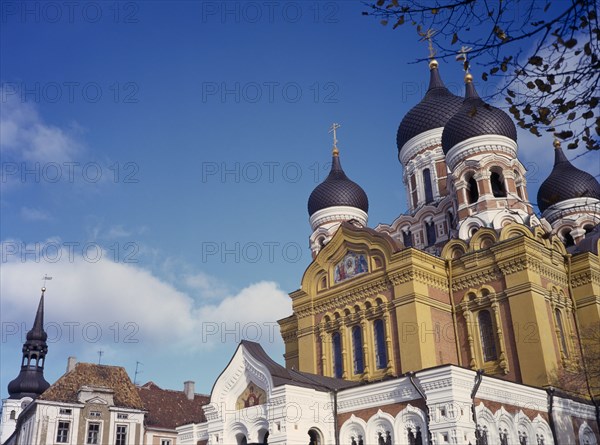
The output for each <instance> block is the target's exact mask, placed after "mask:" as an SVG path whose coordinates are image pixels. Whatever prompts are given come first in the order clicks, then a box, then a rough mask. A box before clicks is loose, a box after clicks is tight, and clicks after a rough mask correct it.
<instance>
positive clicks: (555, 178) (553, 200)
mask: <svg viewBox="0 0 600 445" xmlns="http://www.w3.org/2000/svg"><path fill="white" fill-rule="evenodd" d="M576 198H592V199H596V200H600V184H599V183H598V181H597V180H596V178H594V176H592V175H591V174H589V173H587V172H585V171H583V170H580V169H578V168H577V167H575V166H574V165H573V164H571V163H570V162H569V160H568V159H567V157H566V156H565V154H564V152H563V150H562V148H561V146H560V142H559V141H558V140H555V141H554V167H553V168H552V172H550V175H549V176H548V177H547V178H546V180H545V181H544V182H542V185H541V186H540V188H539V190H538V194H537V203H538V208H539V209H540V212H542V213H543V212H545V211H546V210H547V209H548V208H549V207H551V206H553V205H555V204H558V203H561V202H564V201H567V200H570V199H576Z"/></svg>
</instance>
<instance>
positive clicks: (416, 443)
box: [407, 426, 423, 445]
mask: <svg viewBox="0 0 600 445" xmlns="http://www.w3.org/2000/svg"><path fill="white" fill-rule="evenodd" d="M407 433H408V443H409V444H410V445H423V433H421V428H420V427H418V426H417V427H416V428H414V429H413V428H411V427H408V428H407Z"/></svg>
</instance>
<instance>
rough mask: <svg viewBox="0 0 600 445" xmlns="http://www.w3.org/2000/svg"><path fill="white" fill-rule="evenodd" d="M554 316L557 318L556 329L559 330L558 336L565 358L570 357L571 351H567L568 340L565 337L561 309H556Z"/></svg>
mask: <svg viewBox="0 0 600 445" xmlns="http://www.w3.org/2000/svg"><path fill="white" fill-rule="evenodd" d="M554 314H555V316H556V327H557V328H558V335H559V336H560V345H561V347H562V351H563V354H564V355H565V357H568V356H569V351H568V349H567V339H566V337H565V329H564V326H563V321H562V314H561V313H560V310H559V309H556V310H555V311H554Z"/></svg>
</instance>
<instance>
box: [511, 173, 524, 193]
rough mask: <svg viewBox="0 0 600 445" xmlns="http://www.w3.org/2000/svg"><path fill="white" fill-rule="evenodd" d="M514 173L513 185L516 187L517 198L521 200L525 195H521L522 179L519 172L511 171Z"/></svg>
mask: <svg viewBox="0 0 600 445" xmlns="http://www.w3.org/2000/svg"><path fill="white" fill-rule="evenodd" d="M513 173H514V175H515V187H516V188H517V195H518V196H519V199H521V200H523V199H525V197H524V196H523V180H522V179H521V174H520V173H519V172H518V171H516V170H515V171H514V172H513Z"/></svg>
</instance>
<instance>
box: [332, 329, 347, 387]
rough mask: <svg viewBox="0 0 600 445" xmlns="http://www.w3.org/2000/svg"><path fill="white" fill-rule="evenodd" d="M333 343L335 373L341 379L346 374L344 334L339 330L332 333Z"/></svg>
mask: <svg viewBox="0 0 600 445" xmlns="http://www.w3.org/2000/svg"><path fill="white" fill-rule="evenodd" d="M331 343H332V344H333V375H334V376H335V377H337V378H338V379H341V378H342V376H343V375H344V362H343V360H342V336H341V335H340V333H339V332H334V333H333V334H332V335H331Z"/></svg>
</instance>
